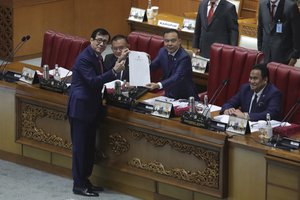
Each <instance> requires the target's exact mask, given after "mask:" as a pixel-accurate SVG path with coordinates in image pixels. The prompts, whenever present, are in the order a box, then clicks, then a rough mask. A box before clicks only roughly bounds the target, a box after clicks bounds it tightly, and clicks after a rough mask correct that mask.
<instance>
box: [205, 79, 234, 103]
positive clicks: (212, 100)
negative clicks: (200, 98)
mask: <svg viewBox="0 0 300 200" xmlns="http://www.w3.org/2000/svg"><path fill="white" fill-rule="evenodd" d="M228 82H229V79H228V78H226V79H224V80H223V81H222V84H221V85H219V87H218V88H217V90H216V91H215V92H214V94H213V95H212V97H211V99H210V100H209V101H208V104H214V103H215V102H216V100H217V98H218V97H219V95H220V94H221V92H222V91H223V89H224V88H225V86H226V85H227V84H228Z"/></svg>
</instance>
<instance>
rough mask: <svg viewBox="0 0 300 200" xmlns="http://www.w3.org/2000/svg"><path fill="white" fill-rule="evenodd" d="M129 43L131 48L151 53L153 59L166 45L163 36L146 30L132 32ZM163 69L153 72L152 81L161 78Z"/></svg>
mask: <svg viewBox="0 0 300 200" xmlns="http://www.w3.org/2000/svg"><path fill="white" fill-rule="evenodd" d="M128 43H129V45H130V46H129V48H130V50H134V51H143V52H146V53H148V54H149V55H150V57H151V60H153V59H154V58H155V57H156V56H157V54H158V51H159V49H160V48H161V47H163V46H164V40H163V37H162V36H158V35H153V34H149V33H144V32H137V31H134V32H131V33H130V34H129V35H128ZM161 77H162V70H155V71H152V72H151V81H152V82H158V81H160V80H161Z"/></svg>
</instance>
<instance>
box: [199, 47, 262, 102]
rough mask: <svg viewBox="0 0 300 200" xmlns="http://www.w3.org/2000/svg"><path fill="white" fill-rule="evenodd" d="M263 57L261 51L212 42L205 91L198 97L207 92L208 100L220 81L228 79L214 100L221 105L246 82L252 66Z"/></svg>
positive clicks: (201, 97)
mask: <svg viewBox="0 0 300 200" xmlns="http://www.w3.org/2000/svg"><path fill="white" fill-rule="evenodd" d="M263 58H264V56H263V53H261V52H259V51H256V50H250V49H246V48H243V47H237V46H230V45H225V44H219V43H214V44H213V45H212V46H211V50H210V65H209V75H208V85H207V92H205V93H201V94H200V99H203V96H204V95H205V94H207V95H208V99H209V100H210V99H211V98H212V96H213V95H214V93H215V91H216V90H217V89H218V88H219V87H220V85H221V84H222V82H223V81H224V80H225V79H229V82H228V84H227V85H226V86H225V88H224V89H223V91H222V92H221V93H220V95H219V96H218V97H217V99H216V101H215V102H214V104H215V105H218V106H222V105H223V104H224V103H225V102H226V101H227V100H228V99H229V98H231V97H232V96H233V95H235V94H236V93H237V91H238V90H239V88H240V86H241V85H242V84H243V83H247V82H248V80H249V74H250V71H251V68H252V66H253V65H254V64H256V63H261V62H262V61H263Z"/></svg>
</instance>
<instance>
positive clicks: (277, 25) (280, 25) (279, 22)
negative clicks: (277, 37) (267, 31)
mask: <svg viewBox="0 0 300 200" xmlns="http://www.w3.org/2000/svg"><path fill="white" fill-rule="evenodd" d="M276 33H282V23H281V21H280V20H278V22H277V23H276Z"/></svg>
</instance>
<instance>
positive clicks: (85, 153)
mask: <svg viewBox="0 0 300 200" xmlns="http://www.w3.org/2000/svg"><path fill="white" fill-rule="evenodd" d="M109 40H110V35H109V33H108V32H107V31H106V30H105V29H102V28H98V29H96V30H95V31H93V33H92V35H91V39H90V42H91V44H90V46H88V47H87V48H86V49H85V50H83V51H82V52H81V53H80V54H79V56H78V57H77V59H76V61H75V64H74V66H73V68H72V71H73V75H72V84H71V89H70V95H69V102H68V111H67V114H68V117H69V122H70V128H71V139H72V145H73V146H72V175H73V192H74V194H78V195H83V196H99V194H98V192H101V191H103V188H102V187H96V186H94V185H92V184H91V182H90V181H89V179H88V177H89V176H90V175H91V174H92V171H93V164H94V157H95V156H94V152H95V140H96V129H97V125H98V123H99V119H100V118H101V117H103V116H104V115H105V112H104V110H105V109H104V107H103V105H102V96H101V90H102V87H103V84H105V83H107V82H110V81H112V80H114V79H115V78H116V75H117V73H119V72H121V71H122V70H124V69H125V66H124V64H125V60H123V58H126V57H127V54H128V52H127V53H126V52H125V53H124V55H122V56H120V58H119V59H118V60H117V62H116V63H115V65H114V66H113V68H112V69H111V70H109V71H106V72H104V68H103V60H102V56H101V53H102V52H103V51H104V50H105V49H106V46H107V43H108V42H109Z"/></svg>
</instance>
